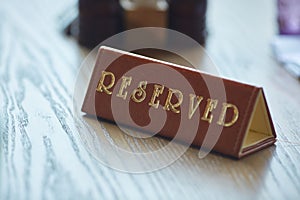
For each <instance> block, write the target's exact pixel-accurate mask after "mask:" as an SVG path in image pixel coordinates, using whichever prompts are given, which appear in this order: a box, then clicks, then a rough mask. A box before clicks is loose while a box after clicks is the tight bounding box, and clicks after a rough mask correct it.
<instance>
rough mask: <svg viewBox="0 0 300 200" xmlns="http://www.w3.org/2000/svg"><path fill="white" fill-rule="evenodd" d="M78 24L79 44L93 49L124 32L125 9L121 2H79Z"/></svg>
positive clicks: (108, 0) (98, 0) (109, 0)
mask: <svg viewBox="0 0 300 200" xmlns="http://www.w3.org/2000/svg"><path fill="white" fill-rule="evenodd" d="M78 24H79V33H78V41H79V43H80V44H81V45H83V46H86V47H89V48H93V47H95V46H96V45H98V44H99V43H100V42H102V41H103V40H105V39H107V38H108V37H110V36H113V35H115V34H117V33H119V32H121V31H123V30H124V26H123V8H122V7H121V5H120V3H119V0H79V21H78Z"/></svg>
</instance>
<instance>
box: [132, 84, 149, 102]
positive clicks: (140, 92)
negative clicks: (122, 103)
mask: <svg viewBox="0 0 300 200" xmlns="http://www.w3.org/2000/svg"><path fill="white" fill-rule="evenodd" d="M146 87H147V81H141V82H140V83H139V86H138V88H136V89H135V90H133V92H132V95H131V99H132V100H133V101H134V102H136V103H140V102H142V101H144V100H145V98H146V91H145V89H146ZM137 97H139V98H137Z"/></svg>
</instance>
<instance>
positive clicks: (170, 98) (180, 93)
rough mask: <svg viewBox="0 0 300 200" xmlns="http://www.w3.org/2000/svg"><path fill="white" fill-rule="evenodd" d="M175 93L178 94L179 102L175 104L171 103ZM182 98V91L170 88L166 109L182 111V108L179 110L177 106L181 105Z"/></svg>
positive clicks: (176, 111) (175, 111)
mask: <svg viewBox="0 0 300 200" xmlns="http://www.w3.org/2000/svg"><path fill="white" fill-rule="evenodd" d="M173 94H177V95H178V96H177V99H178V102H177V103H175V104H172V103H171V100H172V96H173ZM182 99H183V94H182V92H181V91H179V90H176V89H171V88H170V89H169V93H168V97H167V99H166V102H165V106H164V110H170V109H171V110H172V111H173V112H174V113H180V110H177V109H176V108H177V107H179V106H180V105H181V103H182Z"/></svg>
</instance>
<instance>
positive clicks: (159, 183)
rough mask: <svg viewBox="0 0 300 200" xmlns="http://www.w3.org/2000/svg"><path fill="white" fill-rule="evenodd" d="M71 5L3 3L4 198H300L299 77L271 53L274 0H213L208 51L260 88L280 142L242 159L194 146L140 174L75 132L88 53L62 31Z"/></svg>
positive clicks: (229, 72)
mask: <svg viewBox="0 0 300 200" xmlns="http://www.w3.org/2000/svg"><path fill="white" fill-rule="evenodd" d="M72 4H74V1H73V0H66V1H63V2H61V1H58V0H55V1H46V0H32V1H31V2H27V1H17V0H10V1H3V0H0V136H1V146H0V147H1V149H0V153H1V154H0V169H1V174H0V199H5V200H6V199H151V200H152V199H224V198H227V199H241V198H242V199H298V198H299V197H300V83H299V82H298V81H297V80H296V79H293V78H292V77H291V76H290V75H289V74H288V73H287V72H286V71H285V70H284V69H283V68H282V67H280V66H279V65H278V64H277V63H276V61H275V60H274V58H273V56H272V51H271V48H270V42H271V39H272V37H273V36H274V35H275V34H276V18H275V13H276V3H275V1H274V0H265V1H260V0H252V1H248V0H222V1H221V0H209V9H208V25H209V38H208V41H207V50H208V52H209V55H210V56H211V58H212V59H213V60H214V61H215V63H216V64H217V65H218V66H219V67H220V69H221V74H222V75H223V76H224V77H229V78H231V79H235V80H239V81H243V82H247V83H251V84H254V85H258V86H262V87H263V88H264V90H265V92H266V96H267V101H268V103H269V107H270V111H271V114H272V117H273V120H274V124H275V128H276V132H277V134H278V142H277V143H276V146H272V147H270V148H267V149H265V150H263V151H260V152H258V153H256V154H254V155H251V156H249V157H246V158H244V159H242V160H239V161H236V160H232V159H230V158H226V157H223V156H220V155H217V154H214V153H211V154H209V156H207V157H206V158H205V159H199V158H198V157H197V153H198V150H197V149H194V148H190V149H189V150H188V151H187V152H186V153H185V154H184V155H183V156H182V157H181V158H180V159H179V160H177V161H176V162H175V163H173V164H172V165H170V166H169V167H167V168H164V169H162V170H159V171H156V172H152V173H145V174H129V173H124V172H119V171H116V170H113V169H110V168H108V167H106V166H103V165H101V164H100V163H98V162H97V161H95V159H93V157H92V156H91V155H90V154H89V153H88V152H87V151H86V149H85V147H84V145H83V144H82V141H81V140H80V138H79V136H78V133H77V129H76V126H75V124H74V121H73V117H72V92H73V87H74V82H75V78H76V73H77V70H78V68H79V66H80V63H81V61H82V59H83V58H84V54H83V53H82V51H81V49H80V47H79V46H78V45H77V43H76V41H74V40H73V39H70V38H68V37H66V36H65V35H64V34H63V33H62V32H61V31H60V29H59V27H60V25H61V24H62V18H61V17H62V16H63V14H64V13H65V9H67V8H68V7H69V6H71V5H72ZM160 140H162V139H160Z"/></svg>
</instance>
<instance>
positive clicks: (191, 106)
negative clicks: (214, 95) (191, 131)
mask: <svg viewBox="0 0 300 200" xmlns="http://www.w3.org/2000/svg"><path fill="white" fill-rule="evenodd" d="M195 97H196V95H194V94H190V104H189V119H191V118H192V117H193V115H194V113H195V111H196V110H197V108H198V107H199V105H200V103H201V101H202V99H203V97H202V96H197V99H196V101H197V102H196V105H195V107H194V101H195Z"/></svg>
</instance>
